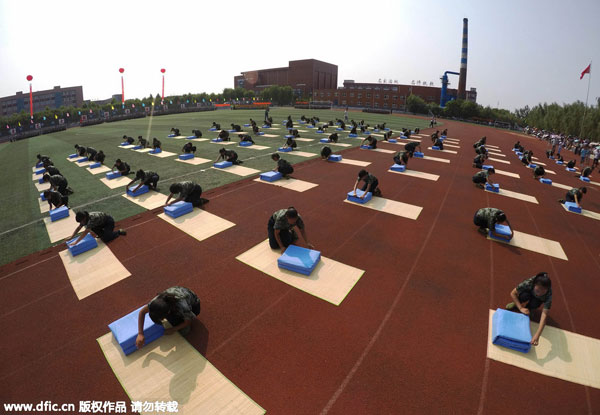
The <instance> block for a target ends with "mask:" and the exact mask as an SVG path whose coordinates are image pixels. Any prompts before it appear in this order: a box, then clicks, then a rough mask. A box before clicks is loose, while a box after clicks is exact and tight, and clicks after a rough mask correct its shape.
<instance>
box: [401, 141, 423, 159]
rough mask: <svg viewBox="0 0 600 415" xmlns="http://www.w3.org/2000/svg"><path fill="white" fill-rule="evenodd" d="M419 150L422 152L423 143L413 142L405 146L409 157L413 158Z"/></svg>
mask: <svg viewBox="0 0 600 415" xmlns="http://www.w3.org/2000/svg"><path fill="white" fill-rule="evenodd" d="M417 148H418V149H419V152H421V143H418V142H416V141H411V142H410V143H408V144H406V145H405V146H404V151H406V152H407V153H408V157H412V156H413V154H414V153H415V150H416V149H417Z"/></svg>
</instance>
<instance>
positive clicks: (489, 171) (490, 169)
mask: <svg viewBox="0 0 600 415" xmlns="http://www.w3.org/2000/svg"><path fill="white" fill-rule="evenodd" d="M488 173H489V174H494V173H496V170H494V168H493V167H491V168H489V169H488Z"/></svg>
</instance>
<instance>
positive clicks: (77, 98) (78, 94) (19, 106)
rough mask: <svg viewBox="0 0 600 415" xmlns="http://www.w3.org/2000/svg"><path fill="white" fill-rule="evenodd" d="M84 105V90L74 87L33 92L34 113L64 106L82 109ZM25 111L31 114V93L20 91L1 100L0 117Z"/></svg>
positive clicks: (57, 87)
mask: <svg viewBox="0 0 600 415" xmlns="http://www.w3.org/2000/svg"><path fill="white" fill-rule="evenodd" d="M82 105H83V88H82V87H81V86H73V87H67V88H61V87H60V86H55V87H54V89H48V90H46V91H35V92H33V112H38V111H43V110H44V109H46V107H49V108H60V107H62V106H65V107H69V106H73V107H81V106H82ZM22 110H24V111H25V112H29V93H27V92H25V93H24V92H22V91H19V92H17V93H16V94H15V95H11V96H8V97H3V98H0V116H7V115H11V114H14V113H18V112H21V111H22Z"/></svg>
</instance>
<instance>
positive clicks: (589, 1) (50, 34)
mask: <svg viewBox="0 0 600 415" xmlns="http://www.w3.org/2000/svg"><path fill="white" fill-rule="evenodd" d="M463 17H467V18H468V19H469V57H468V60H469V63H468V75H467V88H470V87H476V88H477V91H478V94H479V95H478V102H479V103H480V104H483V105H491V106H493V107H495V106H497V105H498V103H499V104H500V107H504V108H509V109H514V108H515V107H521V106H524V105H526V104H529V105H530V106H531V105H535V104H537V103H538V102H554V101H555V102H559V103H563V102H572V101H575V100H578V99H579V100H582V101H584V100H585V95H586V89H587V79H586V78H584V79H583V80H581V81H580V80H579V74H580V73H581V71H582V70H583V69H584V68H585V67H586V66H587V65H588V63H589V62H590V61H591V60H593V61H594V62H595V63H594V64H593V65H592V72H593V76H594V78H593V79H592V86H591V90H590V103H592V102H595V100H596V97H600V71H598V72H596V71H595V68H599V69H600V24H599V23H598V20H599V19H600V1H599V0H581V1H580V0H575V1H571V2H566V1H563V0H546V1H543V0H532V1H529V0H526V1H517V0H507V1H501V2H497V1H489V0H486V1H403V0H391V1H386V0H368V1H367V0H363V1H354V0H345V1H326V0H325V1H323V0H320V1H313V0H304V1H299V2H294V1H263V0H254V1H249V0H245V1H227V0H222V1H202V0H196V1H149V0H146V1H112V0H103V1H100V2H87V1H61V0H56V1H47V0H45V1H37V0H33V1H26V2H25V1H18V0H0V79H1V83H0V96H6V95H12V94H14V93H15V92H16V91H26V90H27V89H28V83H27V81H26V79H25V78H26V76H27V75H28V74H31V75H33V77H34V80H33V86H34V89H35V90H41V89H49V88H52V87H53V86H55V85H61V86H75V85H82V86H83V94H84V98H85V99H104V98H109V97H110V96H111V95H112V94H117V93H120V92H121V91H120V90H121V84H120V74H119V72H118V69H119V67H124V68H125V97H126V98H130V97H131V98H134V97H138V98H141V97H143V96H148V95H149V94H150V93H152V94H156V93H159V92H160V82H161V74H160V69H161V68H165V69H166V70H167V72H166V83H165V94H167V95H170V94H173V95H175V94H183V93H187V92H194V93H198V92H203V91H206V92H219V91H222V89H223V88H225V87H228V88H231V87H233V77H234V76H235V75H237V74H239V73H240V72H242V71H247V70H253V69H263V68H271V67H279V66H286V65H287V63H288V61H289V60H296V59H308V58H315V59H319V60H323V61H326V62H330V63H333V64H336V65H338V70H339V72H338V80H339V83H340V85H339V86H341V84H342V82H343V80H344V79H354V80H355V81H357V82H377V81H378V80H379V78H387V79H397V80H398V81H399V82H400V83H410V82H411V81H412V80H421V81H427V82H429V81H433V82H434V83H435V85H438V86H439V85H441V84H440V80H439V78H440V76H441V75H442V74H443V72H444V71H447V70H450V71H457V72H458V70H459V66H460V52H461V50H460V49H461V38H462V19H463ZM586 77H587V75H586ZM457 85H458V78H457V77H455V76H451V87H457Z"/></svg>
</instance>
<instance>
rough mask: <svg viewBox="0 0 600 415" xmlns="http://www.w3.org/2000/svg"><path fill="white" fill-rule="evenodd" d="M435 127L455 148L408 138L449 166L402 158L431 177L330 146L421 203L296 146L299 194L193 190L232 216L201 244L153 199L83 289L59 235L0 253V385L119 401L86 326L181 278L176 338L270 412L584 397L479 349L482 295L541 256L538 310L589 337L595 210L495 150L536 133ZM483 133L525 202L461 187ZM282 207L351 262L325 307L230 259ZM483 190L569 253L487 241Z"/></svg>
mask: <svg viewBox="0 0 600 415" xmlns="http://www.w3.org/2000/svg"><path fill="white" fill-rule="evenodd" d="M444 128H448V130H449V136H450V137H453V138H459V139H461V142H460V145H461V148H460V149H459V150H458V152H459V154H457V155H453V154H446V153H434V152H432V151H429V150H426V147H428V146H429V140H428V139H423V150H424V151H425V153H426V154H429V155H433V156H437V157H442V158H448V159H450V160H451V163H450V164H445V163H438V162H433V161H426V160H418V159H411V160H410V162H409V168H410V169H414V170H419V171H423V172H428V173H434V174H438V175H440V178H439V180H438V181H437V182H433V181H429V180H422V179H418V178H412V177H408V176H402V175H396V174H391V173H387V169H388V168H389V167H390V166H391V164H393V162H392V160H391V159H392V157H391V156H392V155H389V154H383V153H376V152H369V151H364V150H359V149H351V150H347V151H344V152H342V154H343V156H344V157H345V158H349V159H359V160H366V161H371V162H372V165H371V166H369V167H367V170H368V171H369V172H371V173H373V174H375V175H376V176H377V177H378V178H379V182H380V186H381V189H382V191H383V196H384V197H386V198H389V199H393V200H398V201H402V202H406V203H411V204H414V205H418V206H422V207H423V211H422V213H421V215H420V216H419V218H418V220H416V221H413V220H409V219H405V218H401V217H397V216H393V215H388V214H385V213H381V212H376V211H373V210H371V209H365V208H361V207H357V206H353V205H350V204H346V203H343V202H342V201H343V199H344V195H345V193H346V192H347V191H349V190H351V189H352V186H353V184H354V180H355V178H356V174H357V172H358V170H360V168H359V167H356V166H349V165H343V164H334V163H327V162H324V161H321V160H310V161H307V162H304V163H301V164H297V165H296V172H295V173H294V177H296V178H298V179H302V180H306V181H309V182H313V183H318V184H319V186H318V187H316V188H314V189H311V190H309V191H307V192H304V193H298V192H294V191H290V190H286V189H282V188H279V187H277V186H271V185H266V184H262V183H256V182H253V181H252V180H251V179H245V180H243V181H241V182H237V183H235V184H232V185H228V186H225V187H223V188H219V189H216V190H214V191H210V192H208V193H207V194H206V195H205V196H206V197H207V198H209V199H210V203H209V204H208V205H207V207H206V209H207V210H208V211H210V212H212V213H214V214H216V215H219V216H221V217H223V218H225V219H228V220H230V221H232V222H234V223H235V224H236V226H234V227H233V228H230V229H228V230H226V231H224V232H222V233H220V234H218V235H216V236H213V237H211V238H209V239H207V240H205V241H203V242H198V241H197V240H195V239H193V238H191V237H190V236H188V235H187V234H185V233H183V232H181V231H179V230H177V229H176V228H174V227H172V226H170V225H169V224H167V223H166V222H164V221H163V220H161V219H160V218H157V217H156V214H157V213H158V212H160V209H158V210H155V211H151V212H150V211H149V212H146V213H144V214H141V215H138V216H135V217H131V218H128V219H127V220H125V221H122V222H121V223H119V226H120V227H124V228H127V230H128V235H127V236H125V237H120V238H118V239H117V240H115V241H114V242H112V243H111V244H110V247H111V250H112V251H113V252H114V253H115V255H116V256H117V258H118V259H119V260H120V261H121V262H122V263H123V264H124V265H125V267H126V268H127V269H128V270H129V271H130V272H131V274H132V275H131V276H130V277H129V278H127V279H125V280H123V281H121V282H119V283H117V284H114V285H112V286H110V287H108V288H106V289H104V290H102V291H101V292H99V293H96V294H94V295H92V296H90V297H88V298H85V299H83V300H82V301H79V300H78V299H77V297H76V296H75V293H74V292H73V289H72V287H71V285H70V283H69V280H68V278H67V275H66V272H65V270H64V268H63V265H62V262H61V260H60V258H59V257H58V255H57V254H58V252H59V251H60V250H63V249H64V247H61V246H56V247H53V248H50V249H47V250H45V251H42V252H39V253H36V254H33V255H30V256H28V257H26V258H23V259H21V260H19V261H16V262H14V263H12V264H7V265H5V266H3V267H1V268H0V327H2V340H1V341H0V356H2V359H1V361H2V364H1V365H0V390H2V394H1V399H0V401H2V403H5V402H25V403H27V402H31V403H37V402H38V401H42V400H53V401H54V402H64V403H76V404H77V403H78V402H79V401H80V400H100V401H103V400H109V401H117V400H125V401H127V402H128V398H127V395H126V394H125V392H124V390H123V389H122V387H121V385H120V384H119V382H118V380H117V378H116V377H115V376H114V374H113V372H112V370H111V369H110V367H109V365H108V363H107V362H106V360H105V358H104V356H103V354H102V352H101V350H100V348H99V346H98V344H97V343H96V338H97V337H99V336H101V335H103V334H105V333H107V332H108V328H107V324H108V323H110V322H112V321H114V320H115V319H117V318H119V317H121V316H123V315H124V314H126V313H128V312H129V311H131V310H133V309H135V308H136V307H138V306H140V305H141V304H144V303H145V302H147V301H148V300H149V299H150V298H152V297H153V296H154V295H155V294H156V293H157V292H159V291H162V290H163V289H165V288H167V287H169V286H172V285H183V286H187V287H190V288H191V289H193V290H194V291H195V292H196V293H197V294H198V295H199V296H200V299H201V302H202V312H201V314H200V318H199V319H198V321H197V322H195V323H194V324H195V325H194V329H193V330H192V333H191V334H190V336H189V337H188V340H189V342H190V343H191V344H192V345H193V346H194V347H196V348H197V349H198V350H199V351H200V352H201V353H202V354H203V355H205V356H206V357H207V358H208V359H209V360H210V362H211V363H213V364H214V365H215V366H216V367H217V368H218V369H219V370H220V371H221V372H222V373H223V374H224V375H225V376H226V377H227V378H229V379H230V380H231V381H232V382H234V383H235V384H236V385H237V386H238V387H239V388H240V389H241V390H242V391H244V392H245V393H246V394H248V395H249V396H250V397H251V398H252V399H254V400H255V401H256V402H257V403H258V404H259V405H261V406H262V407H263V408H265V409H266V410H267V412H268V413H272V414H313V413H321V412H328V413H332V414H349V413H369V414H384V413H390V414H398V413H427V414H430V413H431V414H438V413H461V414H463V413H477V412H479V413H485V414H496V413H503V414H504V413H507V412H508V411H511V412H512V411H514V410H515V409H516V408H519V410H520V411H522V412H524V413H528V412H537V411H538V410H540V409H542V410H543V411H544V412H545V413H555V414H564V413H574V414H575V413H598V412H600V391H599V390H597V389H593V388H586V387H584V386H581V385H577V384H574V383H570V382H565V381H562V380H559V379H555V378H551V377H547V376H542V375H538V374H535V373H531V372H528V371H525V370H522V369H519V368H517V367H513V366H509V365H506V364H502V363H498V362H495V361H491V360H488V359H487V358H486V347H487V330H488V309H489V308H494V309H495V308H497V307H503V306H504V305H506V303H508V302H509V301H510V297H509V292H510V291H511V289H512V288H513V287H514V286H515V285H516V284H517V283H519V282H520V281H522V280H523V279H525V278H527V277H529V276H531V275H533V274H535V273H536V272H538V271H541V270H545V271H547V272H548V273H549V274H550V276H551V278H552V281H553V291H554V296H553V307H552V311H551V319H550V323H549V324H550V325H553V326H556V327H560V328H563V329H565V330H569V331H573V332H576V333H580V334H583V335H586V336H591V337H594V338H600V320H599V319H598V318H597V315H598V313H597V311H598V302H597V293H598V292H600V279H599V278H598V277H597V276H598V275H600V258H599V256H598V254H599V248H598V244H597V236H598V234H599V230H600V223H598V222H597V221H595V220H593V219H590V218H586V217H580V216H577V215H574V214H571V213H567V212H565V211H564V210H563V208H562V207H561V206H560V205H559V204H558V203H557V199H559V198H563V197H564V193H565V191H564V190H562V189H557V188H554V187H551V186H547V185H542V184H540V183H539V182H537V181H534V180H533V179H532V178H531V177H532V172H531V170H530V169H527V168H526V167H524V166H522V165H521V163H520V162H518V160H517V158H516V157H515V156H514V155H513V153H512V151H511V150H510V149H511V148H512V145H513V143H514V142H515V141H516V140H517V139H520V140H521V142H522V144H524V145H525V147H526V148H531V149H533V151H534V153H535V156H536V157H538V158H539V159H540V161H542V160H544V159H545V157H544V156H543V154H544V150H545V148H546V144H545V143H542V142H539V141H538V140H536V139H533V138H527V137H525V136H517V135H515V134H513V133H509V132H506V131H502V130H496V129H491V128H484V127H479V126H474V125H469V124H463V123H456V122H446V124H445V125H444ZM427 131H429V130H427ZM482 135H487V137H488V144H492V145H497V146H499V147H500V148H501V150H502V153H503V154H505V155H506V156H507V157H506V160H508V161H510V162H511V164H510V165H505V164H498V163H495V164H496V167H497V168H498V169H502V170H507V171H512V172H515V173H519V174H520V175H521V179H520V180H518V179H513V178H510V177H507V176H500V175H496V177H495V180H496V181H497V182H499V183H500V184H501V186H502V187H504V188H506V189H509V190H513V191H517V192H521V193H526V194H530V195H533V196H535V197H536V198H537V199H538V201H539V202H540V204H539V205H535V204H531V203H527V202H524V201H520V200H515V199H512V198H508V197H503V196H498V195H493V194H489V193H486V192H483V191H481V190H478V189H476V188H475V187H474V186H473V184H472V182H471V176H472V175H473V173H474V172H475V169H473V168H472V167H471V163H472V159H473V157H474V152H473V148H472V143H473V142H475V141H476V140H477V139H479V137H480V136H482ZM380 148H389V149H401V148H402V147H401V146H395V145H392V144H388V143H381V144H380ZM569 154H570V153H569ZM544 162H546V161H545V160H544ZM491 164H492V163H491ZM547 164H548V166H547V167H548V168H549V169H551V170H554V171H556V172H557V173H558V174H557V175H548V177H550V178H551V179H552V180H554V181H556V182H559V183H563V184H568V185H573V186H579V185H580V184H581V182H580V181H579V180H577V179H576V178H575V177H574V176H573V174H572V173H567V172H565V171H564V168H561V167H559V166H557V165H555V164H554V163H553V162H552V161H549V162H547ZM588 189H589V190H588V193H587V195H586V196H585V198H584V200H583V206H584V208H586V209H588V210H591V211H595V212H600V195H599V192H598V188H597V187H595V186H594V185H588ZM288 206H295V207H296V208H297V209H298V210H299V212H300V214H301V215H302V217H303V218H304V221H305V222H306V224H307V232H308V236H309V238H310V240H311V242H313V243H314V245H315V246H316V248H317V249H320V250H321V251H322V253H323V255H325V256H327V257H329V258H332V259H335V260H337V261H340V262H342V263H345V264H348V265H352V266H355V267H358V268H361V269H364V270H366V272H365V274H364V275H363V277H362V278H361V279H360V281H359V282H358V283H357V284H356V286H355V287H354V288H353V289H352V291H351V292H350V293H349V294H348V296H347V297H346V299H345V300H344V301H343V302H342V304H341V305H340V306H339V307H336V306H333V305H331V304H329V303H327V302H326V301H324V300H321V299H319V298H316V297H313V296H311V295H309V294H306V293H304V292H302V291H300V290H297V289H295V288H292V287H290V286H288V285H286V284H283V283H281V282H279V281H277V280H275V279H274V278H271V277H269V276H267V275H265V274H263V273H261V272H260V271H257V270H255V269H252V268H250V267H249V266H247V265H245V264H243V263H241V262H239V261H237V260H236V259H235V257H236V256H237V255H239V254H240V253H242V252H244V251H246V250H248V249H250V248H251V247H253V246H254V245H256V244H257V243H259V242H261V241H262V240H264V239H265V238H266V225H267V220H268V217H269V215H270V214H271V213H272V212H273V211H275V210H277V209H280V208H285V207H288ZM485 206H494V207H498V208H501V209H503V210H504V211H505V212H507V215H508V217H509V220H510V222H511V224H512V225H513V227H514V228H515V229H517V230H519V231H522V232H526V233H530V234H534V235H539V236H542V237H544V238H547V239H551V240H556V241H559V242H560V243H561V244H562V247H563V249H564V250H565V252H566V254H567V256H568V257H569V261H563V260H560V259H556V258H552V257H547V256H544V255H541V254H537V253H534V252H531V251H526V250H522V249H516V248H512V247H509V246H506V245H503V244H500V243H494V242H490V241H488V240H486V239H485V238H484V237H483V236H482V235H480V234H479V233H478V232H477V231H476V228H475V226H474V225H473V222H472V218H473V214H474V212H475V211H476V210H477V209H478V208H480V207H485ZM98 266H102V264H98ZM555 358H557V357H555Z"/></svg>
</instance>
